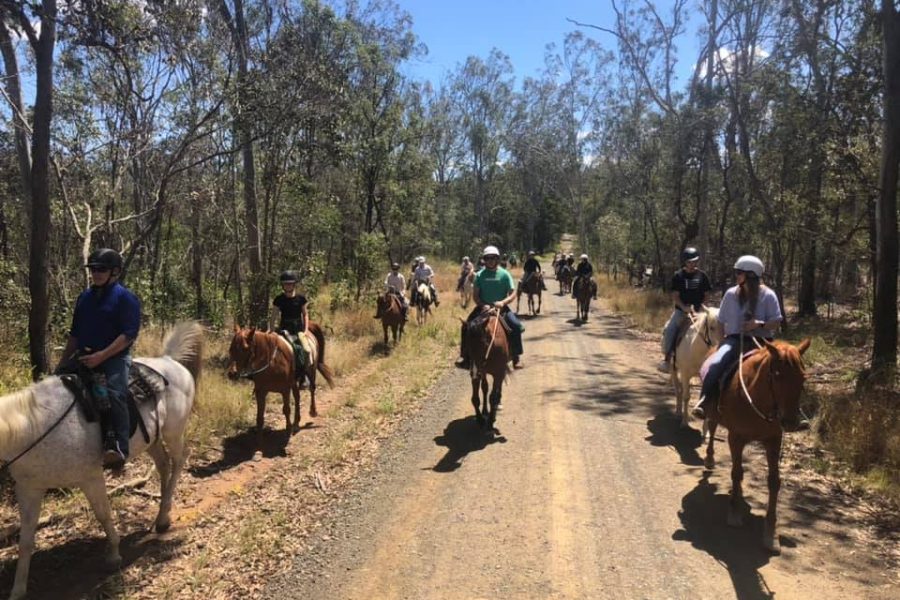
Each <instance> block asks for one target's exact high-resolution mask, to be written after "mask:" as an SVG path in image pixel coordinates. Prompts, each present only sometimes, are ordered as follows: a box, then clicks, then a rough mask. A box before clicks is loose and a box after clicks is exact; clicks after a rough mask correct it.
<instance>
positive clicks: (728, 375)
mask: <svg viewBox="0 0 900 600" xmlns="http://www.w3.org/2000/svg"><path fill="white" fill-rule="evenodd" d="M757 352H759V349H758V348H753V349H752V350H748V351H746V352H744V358H743V360H747V359H748V358H750V357H751V356H753V355H754V354H756V353H757ZM740 364H741V357H740V356H739V357H738V358H737V359H735V360H733V361H731V362H730V363H729V364H728V366H727V367H726V368H725V370H724V371H722V377H721V379H719V386H718V387H719V392H722V391H724V390H725V388H726V387H728V384H729V383H731V380H732V379H733V378H734V375H735V373H737V370H738V367H739V366H740ZM708 372H709V365H708V359H707V361H704V362H703V366H701V367H700V381H703V380H705V379H706V375H707V373H708Z"/></svg>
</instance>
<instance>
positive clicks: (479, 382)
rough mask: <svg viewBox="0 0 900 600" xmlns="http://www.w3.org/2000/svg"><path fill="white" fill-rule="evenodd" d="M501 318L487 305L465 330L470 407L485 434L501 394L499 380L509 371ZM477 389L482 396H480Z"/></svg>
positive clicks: (492, 426)
mask: <svg viewBox="0 0 900 600" xmlns="http://www.w3.org/2000/svg"><path fill="white" fill-rule="evenodd" d="M502 320H503V317H501V316H500V312H499V311H498V310H497V309H496V308H491V309H489V310H486V311H485V312H484V313H483V314H482V315H480V316H478V317H476V319H475V320H474V321H473V322H472V323H470V324H468V326H467V327H468V331H467V332H466V350H467V351H468V355H469V357H470V358H471V360H472V368H471V371H470V375H471V377H472V406H474V407H475V419H476V420H477V421H478V424H479V425H481V426H482V427H484V428H485V429H486V430H487V431H488V432H489V433H493V432H494V422H495V421H496V420H497V407H498V406H499V405H500V400H501V397H502V394H503V380H504V379H506V375H507V374H508V373H509V360H510V357H511V354H510V352H509V341H508V340H507V338H506V329H505V328H504V323H502V322H501V321H502ZM488 375H490V376H491V378H492V379H493V385H492V387H491V393H490V396H488V381H487V377H488ZM479 388H481V396H482V397H481V398H480V399H479V396H478V390H479Z"/></svg>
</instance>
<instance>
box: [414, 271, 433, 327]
mask: <svg viewBox="0 0 900 600" xmlns="http://www.w3.org/2000/svg"><path fill="white" fill-rule="evenodd" d="M433 301H434V300H433V299H432V297H431V290H430V289H429V287H428V284H427V283H425V282H424V281H420V282H418V283H417V284H416V323H417V324H419V325H424V324H425V321H427V320H428V315H429V314H430V313H431V303H432V302H433Z"/></svg>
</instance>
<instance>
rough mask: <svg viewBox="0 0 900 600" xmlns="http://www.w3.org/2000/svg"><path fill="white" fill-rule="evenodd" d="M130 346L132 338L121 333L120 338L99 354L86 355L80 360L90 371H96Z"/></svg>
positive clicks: (99, 351) (98, 352)
mask: <svg viewBox="0 0 900 600" xmlns="http://www.w3.org/2000/svg"><path fill="white" fill-rule="evenodd" d="M130 344H131V338H129V337H128V336H127V335H125V334H124V333H120V334H119V337H117V338H116V339H114V340H113V341H112V343H111V344H110V345H109V346H107V347H106V348H103V349H102V350H98V351H97V352H92V353H91V354H86V355H84V356H82V357H81V358H80V359H79V360H80V361H81V363H82V364H83V365H84V366H86V367H87V368H88V369H95V368H97V367H98V366H100V365H101V364H103V363H104V362H106V360H107V359H109V358H110V357H113V356H115V355H116V354H118V353H119V352H121V351H122V350H124V349H125V348H127V347H128V346H129V345H130Z"/></svg>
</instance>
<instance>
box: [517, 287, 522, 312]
mask: <svg viewBox="0 0 900 600" xmlns="http://www.w3.org/2000/svg"><path fill="white" fill-rule="evenodd" d="M521 301H522V290H517V291H516V312H519V303H520V302H521Z"/></svg>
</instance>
